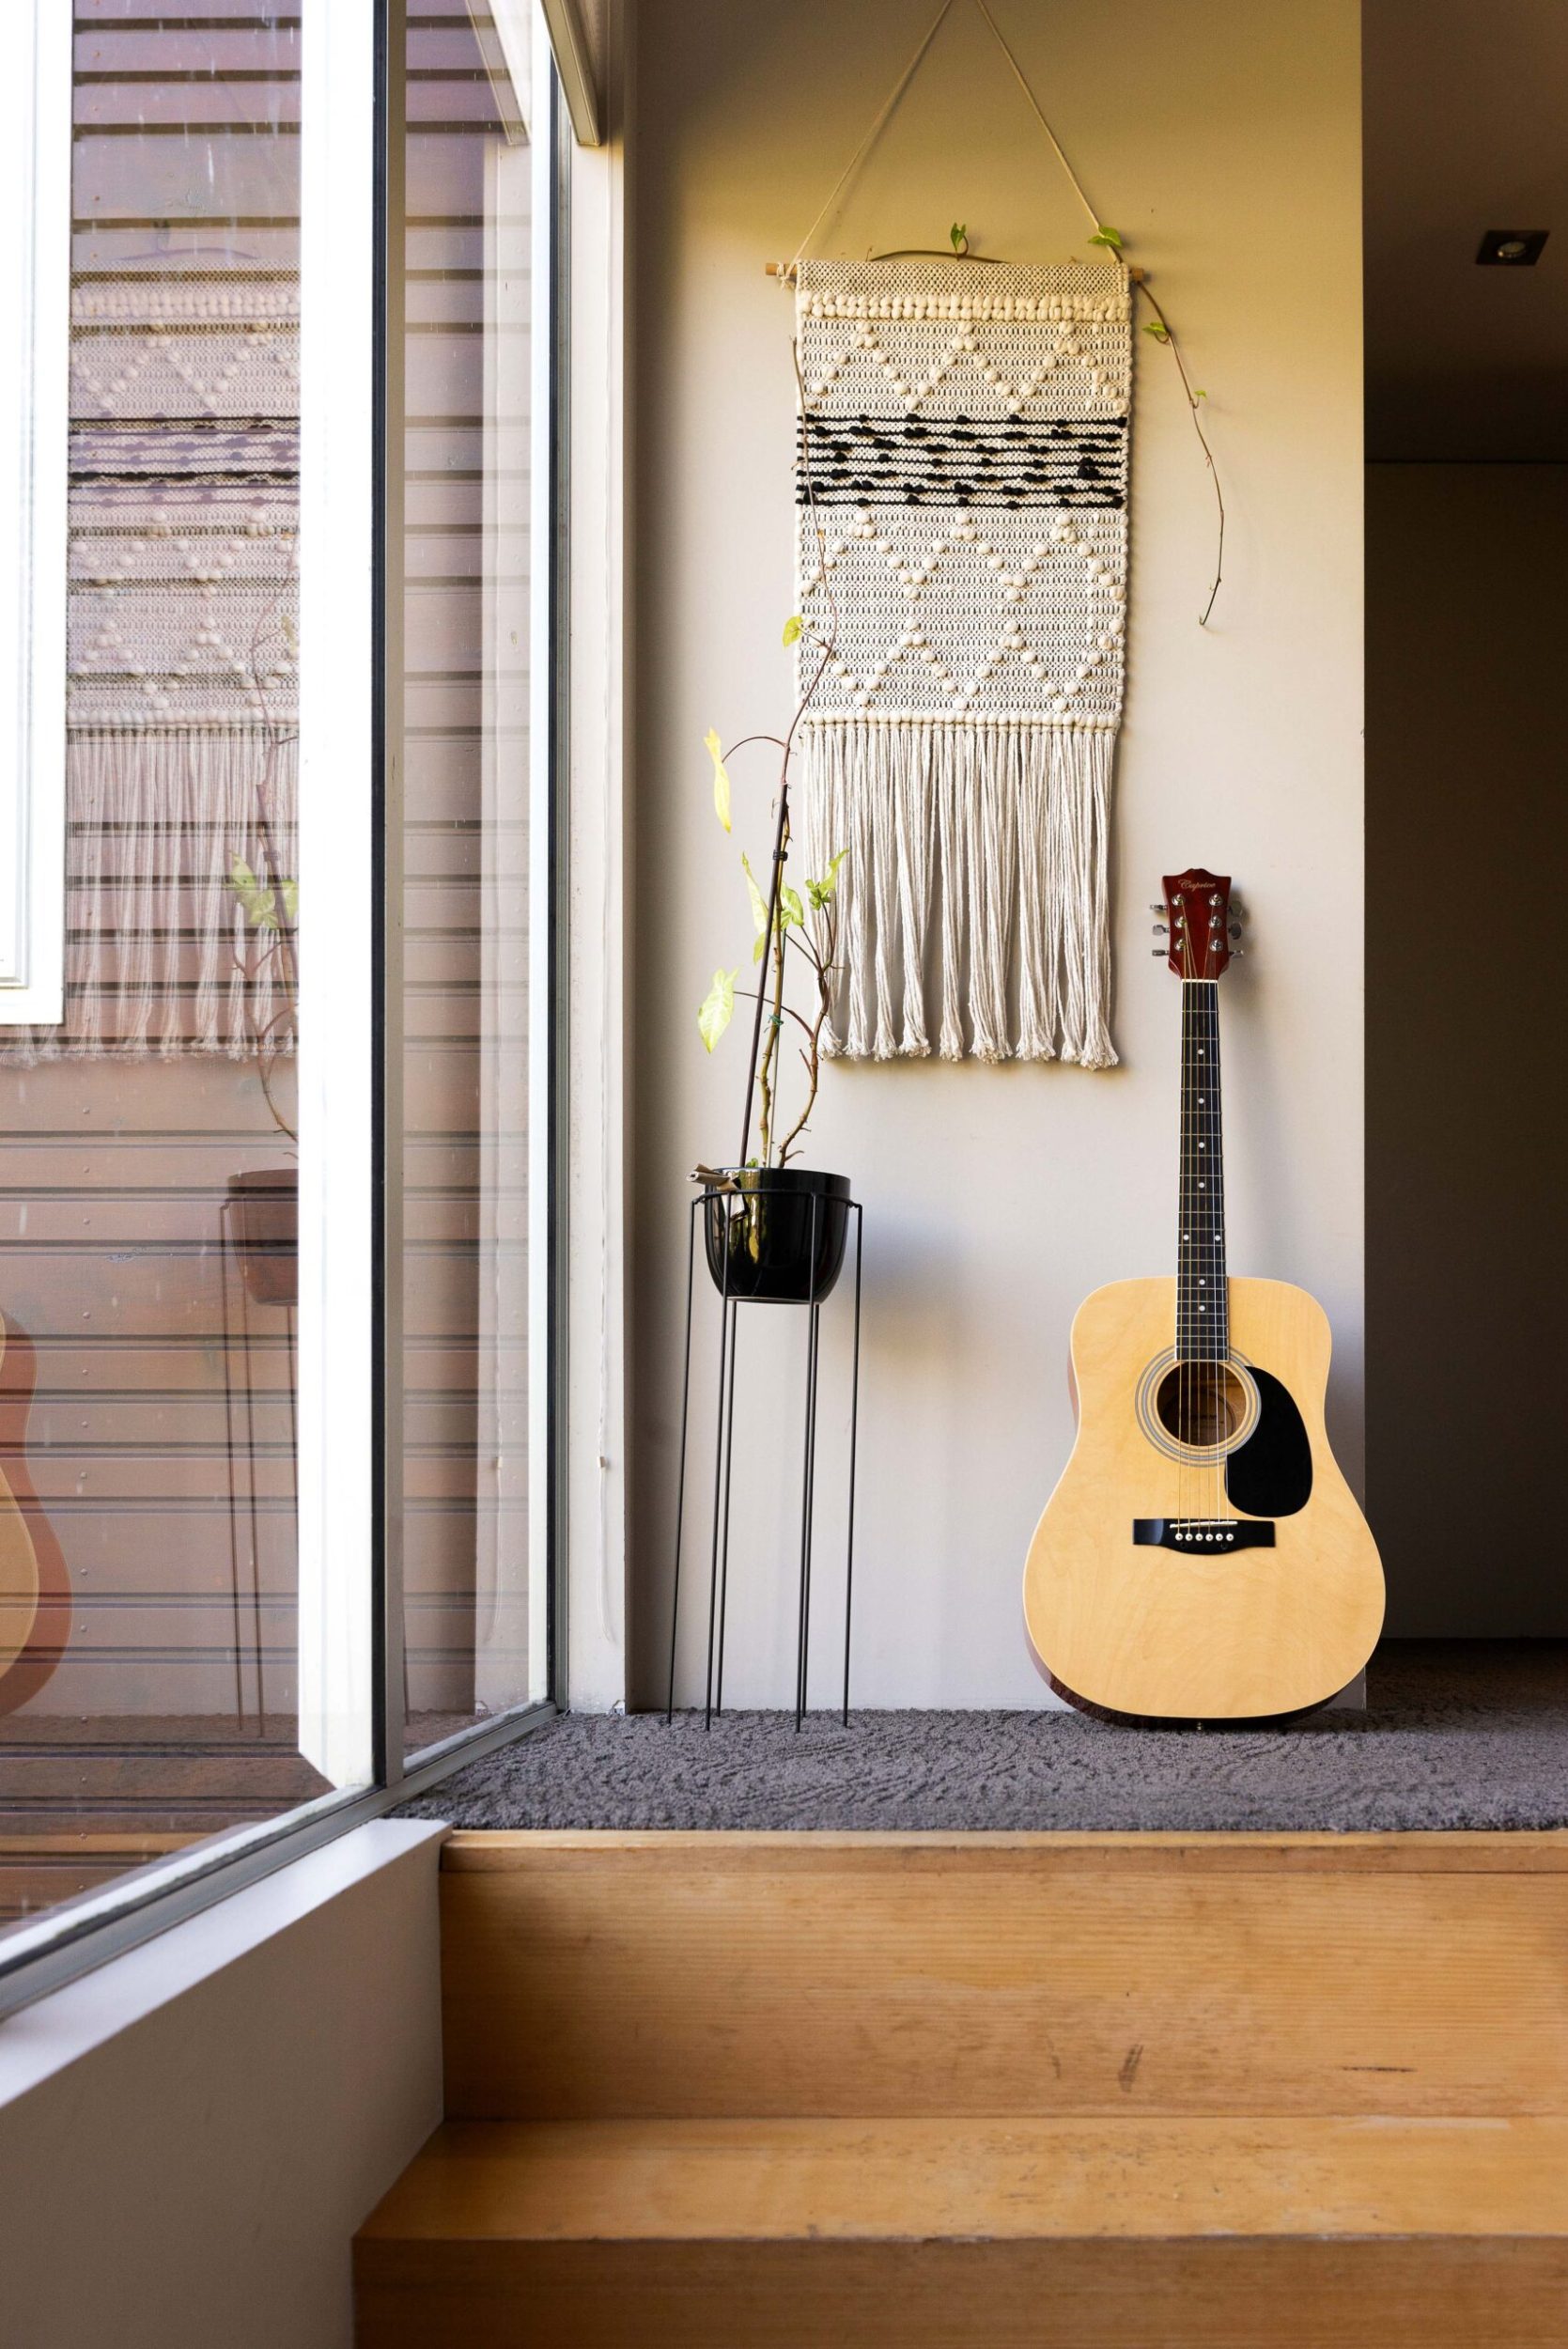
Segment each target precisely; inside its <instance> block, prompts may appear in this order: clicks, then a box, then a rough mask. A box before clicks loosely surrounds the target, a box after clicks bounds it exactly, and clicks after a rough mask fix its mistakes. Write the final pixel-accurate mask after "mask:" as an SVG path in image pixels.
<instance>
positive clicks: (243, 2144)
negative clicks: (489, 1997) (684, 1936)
mask: <svg viewBox="0 0 1568 2349" xmlns="http://www.w3.org/2000/svg"><path fill="white" fill-rule="evenodd" d="M443 1832H444V1830H442V1828H432V1827H429V1826H427V1825H426V1823H425V1822H424V1821H421V1820H412V1819H396V1820H393V1819H382V1820H378V1821H377V1822H375V1823H374V1824H373V1825H371V1826H368V1827H365V1828H359V1829H358V1830H357V1831H356V1832H355V1833H353V1834H351V1835H349V1836H346V1837H344V1838H343V1839H342V1840H341V1841H340V1842H338V1843H332V1844H328V1845H327V1846H325V1847H324V1848H323V1849H322V1850H320V1851H318V1852H315V1853H312V1854H311V1855H310V1856H309V1857H308V1858H307V1859H303V1860H299V1861H297V1862H296V1863H295V1864H294V1865H293V1866H291V1867H288V1868H285V1869H282V1870H280V1871H279V1873H278V1874H277V1875H272V1876H269V1877H267V1878H266V1879H265V1880H264V1881H263V1882H261V1883H260V1884H257V1885H254V1886H252V1887H251V1888H250V1890H247V1891H243V1892H239V1893H236V1894H234V1895H233V1896H232V1897H231V1898H230V1899H229V1900H226V1901H224V1902H222V1903H220V1904H219V1906H217V1907H215V1908H212V1909H209V1910H208V1911H207V1912H206V1913H205V1914H204V1915H202V1916H200V1917H196V1918H193V1919H192V1920H190V1921H188V1922H187V1923H185V1924H182V1925H177V1926H175V1927H174V1928H173V1929H172V1930H171V1931H170V1932H168V1933H165V1934H163V1936H161V1937H160V1938H159V1939H158V1940H156V1941H154V1942H150V1943H148V1944H147V1946H146V1947H145V1948H143V1949H140V1950H134V1951H132V1952H131V1954H130V1955H129V1956H127V1957H123V1958H120V1959H118V1960H116V1962H114V1963H113V1964H111V1965H109V1966H106V1967H104V1968H101V1970H100V1971H99V1972H97V1973H95V1974H89V1975H87V1976H85V1978H84V1979H83V1980H82V1981H81V1982H78V1983H72V1984H71V1985H70V1988H69V1989H66V1990H61V1991H58V1992H56V1993H55V1994H54V1997H52V1998H48V1999H41V2000H40V2001H39V2003H38V2004H37V2005H35V2006H30V2007H26V2008H23V2010H22V2012H21V2013H20V2014H16V2015H11V2016H9V2017H8V2019H7V2020H6V2021H5V2022H4V2023H0V2175H3V2176H4V2178H5V2180H6V2195H5V2217H4V2240H5V2247H6V2248H5V2286H4V2290H5V2303H4V2315H3V2317H0V2336H3V2337H4V2339H5V2341H7V2342H8V2344H10V2343H14V2344H15V2349H106V2344H108V2343H110V2342H113V2343H114V2344H115V2349H217V2344H219V2343H222V2344H223V2349H285V2344H287V2349H350V2343H351V2341H352V2337H353V2313H352V2289H351V2280H350V2273H349V2256H350V2245H351V2242H352V2237H353V2233H354V2230H355V2229H356V2228H357V2227H358V2225H359V2224H360V2221H361V2220H362V2219H363V2218H364V2217H365V2215H366V2214H367V2213H368V2212H369V2211H370V2209H371V2208H372V2207H373V2206H374V2204H375V2203H376V2202H377V2201H380V2197H381V2195H382V2194H384V2193H385V2191H386V2189H387V2187H388V2186H390V2185H391V2184H392V2182H393V2180H394V2179H395V2178H396V2176H397V2175H398V2173H399V2171H400V2170H403V2169H404V2168H405V2167H406V2166H407V2164H408V2163H409V2162H410V2161H411V2160H412V2158H413V2156H414V2155H415V2154H416V2153H417V2152H418V2150H419V2147H420V2145H421V2144H422V2143H423V2142H424V2140H425V2139H426V2138H427V2136H428V2135H429V2133H430V2131H431V2130H432V2129H433V2128H434V2127H435V2126H436V2125H437V2123H439V2121H440V2119H441V2111H442V2078H441V1952H440V1938H439V1928H438V1920H437V1911H436V1874H437V1865H438V1860H439V1855H440V1849H441V1843H442V1834H443Z"/></svg>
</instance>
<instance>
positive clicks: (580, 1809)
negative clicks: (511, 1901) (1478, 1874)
mask: <svg viewBox="0 0 1568 2349" xmlns="http://www.w3.org/2000/svg"><path fill="white" fill-rule="evenodd" d="M404 1815H405V1816H411V1817H417V1818H432V1819H447V1820H450V1821H451V1822H452V1823H453V1825H455V1826H458V1827H488V1828H529V1827H562V1828H950V1829H965V1828H1079V1829H1091V1830H1093V1829H1099V1830H1109V1829H1116V1828H1133V1829H1139V1828H1144V1829H1147V1828H1176V1829H1193V1830H1197V1829H1216V1828H1219V1829H1223V1828H1232V1829H1234V1828H1255V1829H1284V1830H1288V1829H1293V1828H1294V1829H1309V1828H1327V1829H1329V1830H1331V1831H1336V1832H1350V1831H1353V1830H1358V1829H1377V1830H1380V1831H1389V1830H1391V1829H1395V1828H1555V1827H1563V1826H1568V1642H1565V1643H1558V1642H1555V1641H1550V1642H1548V1641H1531V1642H1528V1643H1518V1644H1514V1643H1512V1642H1502V1641H1498V1642H1487V1643H1485V1644H1478V1645H1469V1644H1464V1645H1461V1644H1459V1643H1456V1642H1455V1643H1450V1642H1436V1641H1434V1642H1432V1643H1430V1644H1429V1643H1425V1642H1421V1643H1417V1642H1414V1641H1409V1642H1405V1641H1402V1642H1399V1643H1397V1644H1390V1645H1389V1646H1387V1647H1385V1648H1384V1649H1382V1650H1381V1651H1380V1652H1379V1654H1378V1656H1377V1657H1375V1658H1374V1662H1373V1665H1372V1668H1371V1671H1370V1673H1369V1677H1368V1709H1367V1711H1366V1712H1365V1713H1364V1714H1351V1713H1331V1714H1320V1715H1318V1716H1316V1717H1315V1718H1313V1719H1311V1720H1307V1721H1303V1722H1300V1723H1298V1724H1296V1726H1294V1727H1292V1728H1289V1729H1281V1730H1271V1731H1256V1730H1248V1731H1216V1730H1207V1731H1202V1732H1196V1731H1193V1732H1180V1731H1171V1730H1165V1731H1139V1730H1126V1729H1111V1728H1108V1727H1105V1726H1104V1725H1102V1724H1101V1723H1099V1722H1096V1721H1093V1720H1086V1719H1082V1718H1081V1717H1080V1716H1079V1715H1078V1714H1074V1713H1039V1712H1029V1713H917V1712H909V1713H856V1714H852V1715H851V1717H850V1722H849V1726H848V1728H847V1729H845V1728H841V1727H840V1725H839V1722H838V1720H837V1719H836V1718H835V1717H832V1716H825V1715H820V1714H813V1715H812V1716H810V1717H809V1719H807V1721H806V1724H805V1726H804V1728H803V1729H802V1730H801V1731H800V1734H799V1735H797V1734H796V1731H795V1724H794V1719H793V1716H792V1715H789V1714H780V1713H731V1714H726V1715H725V1716H724V1718H723V1719H722V1720H718V1721H716V1722H715V1723H714V1725H713V1727H712V1729H711V1731H707V1732H705V1730H704V1728H703V1721H702V1716H701V1714H694V1715H693V1714H689V1713H679V1714H677V1715H676V1716H675V1721H674V1723H673V1725H672V1726H671V1727H669V1728H666V1727H665V1725H664V1720H663V1717H662V1716H661V1715H659V1714H648V1713H643V1714H635V1715H632V1716H631V1717H629V1718H610V1719H606V1718H604V1717H602V1716H598V1715H591V1714H577V1715H568V1716H567V1717H566V1718H565V1719H560V1720H557V1721H555V1722H553V1723H551V1725H550V1726H549V1727H547V1728H545V1729H542V1730H536V1731H535V1732H534V1733H533V1734H532V1735H528V1736H525V1737H521V1738H520V1739H518V1740H517V1742H516V1743H515V1744H512V1745H509V1746H505V1747H504V1748H502V1749H501V1750H500V1751H498V1752H495V1753H492V1754H489V1755H488V1756H487V1757H486V1758H485V1759H484V1760H483V1761H480V1762H474V1763H472V1764H471V1765H470V1766H469V1767H468V1768H467V1769H465V1770H462V1771H460V1772H458V1774H457V1776H455V1777H453V1778H450V1779H448V1780H447V1781H445V1783H444V1784H442V1786H440V1787H438V1788H437V1789H436V1790H435V1791H434V1792H433V1793H432V1794H430V1795H428V1796H426V1797H423V1798H422V1799H421V1800H419V1801H415V1802H411V1803H409V1804H408V1805H407V1806H406V1807H405V1812H404Z"/></svg>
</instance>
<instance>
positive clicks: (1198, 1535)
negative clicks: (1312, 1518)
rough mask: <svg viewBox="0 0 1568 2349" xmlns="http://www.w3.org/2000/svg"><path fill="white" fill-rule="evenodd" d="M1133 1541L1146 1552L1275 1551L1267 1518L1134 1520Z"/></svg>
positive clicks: (1142, 1518) (1146, 1518)
mask: <svg viewBox="0 0 1568 2349" xmlns="http://www.w3.org/2000/svg"><path fill="white" fill-rule="evenodd" d="M1132 1538H1133V1540H1134V1541H1135V1542H1136V1543H1138V1544H1139V1545H1140V1547H1141V1548H1145V1549H1181V1550H1187V1551H1192V1550H1203V1551H1206V1552H1207V1553H1208V1554H1209V1555H1210V1556H1211V1557H1212V1556H1213V1555H1214V1553H1215V1552H1216V1551H1219V1550H1227V1549H1272V1548H1273V1547H1274V1527H1273V1523H1272V1521H1271V1520H1270V1519H1269V1518H1267V1517H1134V1519H1133V1521H1132Z"/></svg>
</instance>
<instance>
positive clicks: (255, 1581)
mask: <svg viewBox="0 0 1568 2349" xmlns="http://www.w3.org/2000/svg"><path fill="white" fill-rule="evenodd" d="M240 1344H241V1351H242V1353H243V1357H244V1363H245V1383H244V1386H243V1388H242V1389H241V1395H242V1398H243V1410H244V1420H245V1484H246V1488H247V1491H248V1493H249V1495H250V1520H251V1632H252V1646H253V1647H254V1649H255V1652H256V1735H257V1736H258V1737H265V1736H266V1735H267V1665H266V1659H265V1657H264V1656H263V1654H262V1649H261V1505H260V1496H259V1495H258V1493H257V1491H256V1392H255V1390H254V1388H253V1387H252V1384H251V1378H252V1368H253V1361H254V1351H253V1347H252V1345H251V1306H250V1291H249V1290H248V1289H247V1288H246V1286H245V1283H244V1279H243V1276H241V1282H240Z"/></svg>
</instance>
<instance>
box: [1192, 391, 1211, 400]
mask: <svg viewBox="0 0 1568 2349" xmlns="http://www.w3.org/2000/svg"><path fill="white" fill-rule="evenodd" d="M1192 397H1193V398H1194V399H1207V397H1208V394H1207V392H1194V393H1193V395H1192Z"/></svg>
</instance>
